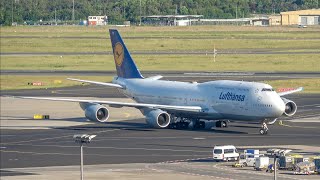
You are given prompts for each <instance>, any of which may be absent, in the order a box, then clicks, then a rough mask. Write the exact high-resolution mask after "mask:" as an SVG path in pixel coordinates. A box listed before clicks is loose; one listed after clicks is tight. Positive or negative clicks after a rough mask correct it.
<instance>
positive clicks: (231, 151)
mask: <svg viewBox="0 0 320 180" xmlns="http://www.w3.org/2000/svg"><path fill="white" fill-rule="evenodd" d="M224 153H225V154H229V153H233V149H225V150H224Z"/></svg>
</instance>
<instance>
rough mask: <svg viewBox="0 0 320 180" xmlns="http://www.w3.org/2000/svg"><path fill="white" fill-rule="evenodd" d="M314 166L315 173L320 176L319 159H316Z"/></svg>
mask: <svg viewBox="0 0 320 180" xmlns="http://www.w3.org/2000/svg"><path fill="white" fill-rule="evenodd" d="M313 161H314V165H315V171H317V172H318V174H320V158H319V159H314V160H313Z"/></svg>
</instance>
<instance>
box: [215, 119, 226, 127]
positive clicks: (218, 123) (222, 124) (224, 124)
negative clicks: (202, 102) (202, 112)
mask: <svg viewBox="0 0 320 180" xmlns="http://www.w3.org/2000/svg"><path fill="white" fill-rule="evenodd" d="M216 127H219V128H226V127H228V122H227V121H222V120H221V121H217V122H216Z"/></svg>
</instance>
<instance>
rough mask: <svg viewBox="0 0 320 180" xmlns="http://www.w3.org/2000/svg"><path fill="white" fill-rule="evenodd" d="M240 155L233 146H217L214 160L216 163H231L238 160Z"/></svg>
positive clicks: (214, 150) (214, 149)
mask: <svg viewBox="0 0 320 180" xmlns="http://www.w3.org/2000/svg"><path fill="white" fill-rule="evenodd" d="M238 159H239V153H238V150H237V148H236V147H234V146H233V145H227V146H215V147H214V148H213V160H215V161H230V160H234V161H236V160H238Z"/></svg>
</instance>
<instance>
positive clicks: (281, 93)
mask: <svg viewBox="0 0 320 180" xmlns="http://www.w3.org/2000/svg"><path fill="white" fill-rule="evenodd" d="M300 91H303V87H299V88H297V89H294V90H291V91H285V92H279V93H278V95H279V96H284V95H288V94H292V93H296V92H300Z"/></svg>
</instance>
